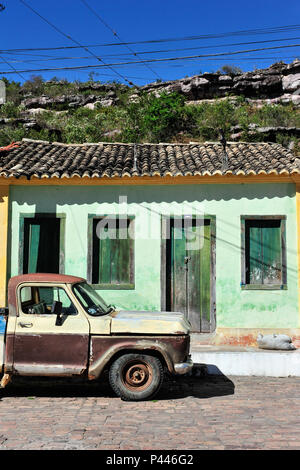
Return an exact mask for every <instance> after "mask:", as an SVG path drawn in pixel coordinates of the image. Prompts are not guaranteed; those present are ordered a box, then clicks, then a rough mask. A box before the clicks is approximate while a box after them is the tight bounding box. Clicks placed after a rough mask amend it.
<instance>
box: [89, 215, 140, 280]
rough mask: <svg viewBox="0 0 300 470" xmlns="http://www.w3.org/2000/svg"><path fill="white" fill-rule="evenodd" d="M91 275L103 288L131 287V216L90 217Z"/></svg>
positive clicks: (132, 278) (132, 226)
mask: <svg viewBox="0 0 300 470" xmlns="http://www.w3.org/2000/svg"><path fill="white" fill-rule="evenodd" d="M91 225H92V232H93V233H92V253H91V254H92V257H91V266H90V271H91V273H90V276H89V277H90V279H91V282H92V284H95V285H97V286H98V287H99V288H102V289H133V288H134V239H133V237H134V218H133V217H126V218H123V217H120V218H119V217H118V216H116V217H102V218H99V217H97V218H93V219H92V224H91Z"/></svg>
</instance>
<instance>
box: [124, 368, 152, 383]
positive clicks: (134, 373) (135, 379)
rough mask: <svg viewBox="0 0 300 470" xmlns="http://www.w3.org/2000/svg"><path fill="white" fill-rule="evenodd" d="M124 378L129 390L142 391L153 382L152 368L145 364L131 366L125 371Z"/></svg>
mask: <svg viewBox="0 0 300 470" xmlns="http://www.w3.org/2000/svg"><path fill="white" fill-rule="evenodd" d="M123 378H124V384H125V385H126V387H127V388H129V389H139V390H142V389H144V388H146V387H147V386H148V385H149V384H150V383H151V381H152V373H151V368H149V367H148V366H147V365H146V364H143V363H138V364H137V363H136V364H132V365H129V366H128V367H127V368H126V370H125V371H124V375H123Z"/></svg>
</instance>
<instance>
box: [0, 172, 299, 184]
mask: <svg viewBox="0 0 300 470" xmlns="http://www.w3.org/2000/svg"><path fill="white" fill-rule="evenodd" d="M243 183H244V184H245V183H299V184H300V175H297V174H295V175H286V174H283V175H276V174H274V173H272V174H268V175H267V174H260V175H248V176H241V175H240V176H234V175H217V176H199V175H198V176H165V177H161V176H132V177H130V176H124V177H122V178H120V177H110V178H109V177H103V178H89V177H87V176H85V177H82V178H81V177H79V176H73V177H72V178H67V177H63V178H57V177H53V178H47V177H42V178H38V177H35V176H33V177H32V178H31V179H30V180H28V179H27V178H26V177H24V176H22V177H20V178H15V177H9V178H6V177H0V185H2V186H7V185H18V186H19V185H22V186H23V185H31V186H48V185H51V186H52V185H68V186H69V185H73V186H77V185H79V186H82V185H84V186H86V185H87V186H96V185H99V186H102V185H159V184H161V185H165V184H166V185H174V184H243Z"/></svg>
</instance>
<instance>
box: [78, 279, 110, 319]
mask: <svg viewBox="0 0 300 470" xmlns="http://www.w3.org/2000/svg"><path fill="white" fill-rule="evenodd" d="M73 292H74V294H75V295H76V297H77V299H78V300H79V302H80V303H81V305H82V306H83V308H84V309H85V311H86V312H87V313H88V314H89V315H93V316H99V315H105V314H106V313H109V312H111V311H112V310H114V307H112V306H111V305H107V304H106V302H105V301H104V300H103V299H102V297H101V296H100V295H99V294H98V293H97V292H96V291H95V290H94V289H93V288H92V286H90V285H89V284H87V283H86V282H81V283H80V284H75V285H74V286H73Z"/></svg>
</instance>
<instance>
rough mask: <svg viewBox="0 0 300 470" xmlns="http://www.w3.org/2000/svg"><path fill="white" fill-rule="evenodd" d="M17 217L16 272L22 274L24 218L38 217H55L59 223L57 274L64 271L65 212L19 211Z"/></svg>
mask: <svg viewBox="0 0 300 470" xmlns="http://www.w3.org/2000/svg"><path fill="white" fill-rule="evenodd" d="M19 217H20V219H19V262H18V274H24V255H25V246H24V241H25V220H26V219H36V220H38V219H40V218H54V219H55V218H56V219H59V223H60V237H59V261H58V264H59V274H64V273H65V232H66V214H65V213H53V212H33V213H31V212H23V213H20V216H19Z"/></svg>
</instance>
